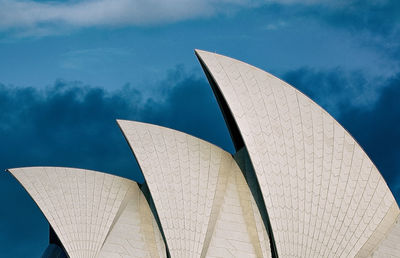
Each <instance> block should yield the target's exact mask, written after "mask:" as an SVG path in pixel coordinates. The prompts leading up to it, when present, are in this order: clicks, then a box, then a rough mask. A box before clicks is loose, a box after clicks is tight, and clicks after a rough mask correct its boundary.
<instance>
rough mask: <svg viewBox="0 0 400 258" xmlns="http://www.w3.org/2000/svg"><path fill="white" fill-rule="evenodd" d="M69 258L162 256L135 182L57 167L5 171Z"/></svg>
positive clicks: (162, 249) (161, 249) (148, 212)
mask: <svg viewBox="0 0 400 258" xmlns="http://www.w3.org/2000/svg"><path fill="white" fill-rule="evenodd" d="M9 171H10V172H11V173H12V174H13V175H14V177H15V178H16V179H17V180H18V181H19V182H20V183H21V184H22V186H23V187H24V188H25V189H26V191H27V192H28V193H29V194H30V195H31V197H32V198H33V199H34V201H35V202H36V203H37V205H38V206H39V208H40V209H41V210H42V212H43V214H44V215H45V216H46V218H47V220H48V221H49V223H50V224H51V226H52V227H53V229H54V231H55V232H56V233H57V236H58V237H59V239H60V241H61V243H62V244H63V246H64V248H65V250H66V251H67V253H68V255H69V256H70V257H157V256H160V257H165V248H164V245H163V242H162V238H161V234H160V233H159V230H158V227H157V225H156V222H155V220H154V217H153V215H152V213H151V211H150V208H149V207H148V205H147V202H146V200H145V198H144V196H143V194H142V193H141V191H140V189H139V188H138V186H137V184H136V183H135V182H134V181H131V180H128V179H125V178H121V177H118V176H114V175H109V174H105V173H101V172H96V171H91V170H83V169H75V168H60V167H28V168H16V169H9Z"/></svg>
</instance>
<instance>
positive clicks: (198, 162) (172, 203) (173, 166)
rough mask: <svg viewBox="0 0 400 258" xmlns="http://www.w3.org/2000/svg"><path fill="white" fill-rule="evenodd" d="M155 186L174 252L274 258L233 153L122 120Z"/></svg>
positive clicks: (155, 197) (153, 191) (151, 185)
mask: <svg viewBox="0 0 400 258" xmlns="http://www.w3.org/2000/svg"><path fill="white" fill-rule="evenodd" d="M118 124H119V126H120V127H121V129H122V131H123V133H124V135H125V137H126V139H127V141H128V142H129V144H130V146H131V148H132V150H133V152H134V154H135V156H136V158H137V160H138V163H139V166H140V167H141V170H142V172H143V174H144V177H145V179H146V182H147V184H148V187H149V189H150V192H151V195H152V198H153V200H154V204H155V206H156V210H157V213H158V216H159V218H160V221H161V225H162V228H163V231H164V233H165V238H166V242H167V245H168V248H169V251H170V254H171V257H200V256H201V257H204V256H206V257H233V256H236V257H270V255H271V251H270V243H269V239H268V235H267V232H266V229H265V227H264V224H263V221H262V218H261V216H260V213H259V211H258V208H257V205H256V203H255V201H254V199H253V197H252V194H251V192H250V189H249V187H248V186H247V183H246V181H245V178H244V176H243V174H242V172H241V171H240V169H239V167H238V165H237V164H236V162H235V160H234V159H233V158H232V155H231V154H229V153H228V152H226V151H224V150H222V149H221V148H219V147H217V146H215V145H213V144H210V143H208V142H206V141H203V140H201V139H198V138H196V137H193V136H190V135H188V134H185V133H182V132H179V131H175V130H172V129H168V128H164V127H160V126H155V125H151V124H144V123H139V122H132V121H124V120H118Z"/></svg>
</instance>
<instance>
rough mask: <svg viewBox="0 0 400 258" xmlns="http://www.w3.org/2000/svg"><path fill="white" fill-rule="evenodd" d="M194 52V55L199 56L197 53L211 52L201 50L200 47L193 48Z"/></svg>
mask: <svg viewBox="0 0 400 258" xmlns="http://www.w3.org/2000/svg"><path fill="white" fill-rule="evenodd" d="M194 53H195V55H197V56H199V55H201V54H204V53H211V52H209V51H206V50H201V49H197V48H195V49H194Z"/></svg>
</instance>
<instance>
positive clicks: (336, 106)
mask: <svg viewBox="0 0 400 258" xmlns="http://www.w3.org/2000/svg"><path fill="white" fill-rule="evenodd" d="M284 78H285V80H286V81H288V82H289V83H291V84H292V85H294V86H295V87H297V88H298V89H299V90H301V91H302V92H304V93H305V94H306V95H308V96H309V97H311V98H312V99H313V100H315V101H316V102H317V103H318V104H320V105H321V106H322V107H324V108H325V109H326V110H327V111H328V112H329V113H330V114H332V115H333V116H334V117H335V118H336V119H337V120H338V121H339V122H340V123H341V124H342V125H343V126H344V128H346V129H347V130H348V131H349V132H350V133H351V135H352V136H353V137H354V138H355V139H356V140H357V141H358V142H359V144H360V145H361V146H362V147H363V148H364V150H365V151H366V153H367V154H368V155H369V157H370V158H371V160H372V161H373V162H374V163H375V165H376V166H377V168H378V169H379V170H380V172H381V173H382V175H383V176H384V178H385V180H386V181H387V183H388V185H389V187H390V188H391V190H392V192H393V194H394V195H395V197H396V199H397V202H399V200H400V133H399V132H400V105H399V100H400V73H398V74H397V75H396V76H394V77H392V78H389V79H385V80H382V79H381V78H376V79H375V80H373V81H369V80H367V79H366V78H365V77H364V76H363V74H362V73H361V72H353V73H345V72H343V71H341V70H340V69H334V70H328V71H315V70H313V69H307V68H303V69H299V70H296V71H292V72H289V73H287V74H286V75H285V76H284ZM371 84H375V85H374V87H372V85H371ZM372 88H375V89H379V91H371V89H372ZM366 91H370V92H368V93H366ZM374 95H375V96H374Z"/></svg>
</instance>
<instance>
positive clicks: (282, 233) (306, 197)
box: [196, 50, 399, 257]
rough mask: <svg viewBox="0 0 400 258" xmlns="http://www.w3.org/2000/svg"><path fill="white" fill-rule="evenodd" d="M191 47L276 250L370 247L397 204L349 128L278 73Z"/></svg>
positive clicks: (299, 252) (320, 253) (308, 253)
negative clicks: (230, 121)
mask: <svg viewBox="0 0 400 258" xmlns="http://www.w3.org/2000/svg"><path fill="white" fill-rule="evenodd" d="M196 53H197V55H198V57H199V59H200V61H201V62H202V63H203V64H204V65H205V67H206V70H208V72H209V73H210V74H211V76H212V79H213V80H214V81H215V82H216V84H217V86H216V87H217V89H216V90H217V91H220V93H221V95H222V97H223V98H224V99H225V101H226V103H227V105H228V108H229V109H230V111H231V113H232V114H233V117H234V119H235V121H236V124H237V126H238V128H239V130H240V133H241V135H242V137H243V140H244V144H245V146H246V147H247V149H248V152H249V155H250V158H251V161H252V164H253V166H254V169H255V171H256V175H257V178H258V181H259V184H260V187H261V191H262V194H263V197H264V201H265V204H266V207H267V211H268V214H269V218H270V222H271V225H272V230H273V232H274V237H275V243H276V246H277V251H278V254H279V256H280V257H289V256H297V257H327V256H342V257H351V256H355V255H357V254H358V253H360V254H361V253H368V252H369V251H371V249H372V248H371V246H376V245H377V244H378V243H379V242H380V241H381V239H382V234H375V235H374V237H372V235H373V233H374V231H375V230H377V228H378V227H379V225H380V224H393V221H394V220H395V218H396V217H397V215H398V214H399V208H398V206H397V204H396V202H395V199H394V197H393V195H392V193H391V192H390V190H389V188H388V187H387V185H386V183H385V181H384V179H383V178H382V176H381V175H380V173H379V172H378V170H377V169H376V167H375V166H374V164H373V163H372V162H371V160H370V159H369V158H368V156H367V155H366V154H365V152H364V151H363V150H362V149H361V147H360V146H359V145H358V144H357V143H356V142H355V140H354V139H353V138H352V137H351V135H350V134H349V133H348V132H347V131H346V130H345V129H344V128H343V127H342V126H341V125H340V124H339V123H338V122H336V121H335V119H333V118H332V117H331V116H330V115H329V114H328V113H327V112H326V111H325V110H323V109H322V108H321V107H319V106H318V105H317V104H316V103H314V102H313V101H312V100H310V99H309V98H308V97H306V96H305V95H304V94H302V93H301V92H299V91H298V90H296V89H295V88H293V87H292V86H290V85H289V84H287V83H285V82H283V81H281V80H279V79H278V78H276V77H274V76H272V75H270V74H268V73H266V72H264V71H262V70H260V69H258V68H256V67H253V66H251V65H248V64H246V63H243V62H240V61H238V60H235V59H232V58H229V57H225V56H222V55H218V54H214V53H210V52H206V51H200V50H196ZM214 90H215V89H214ZM225 111H226V110H225ZM234 140H235V139H234ZM387 214H389V216H386V215H387Z"/></svg>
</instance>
